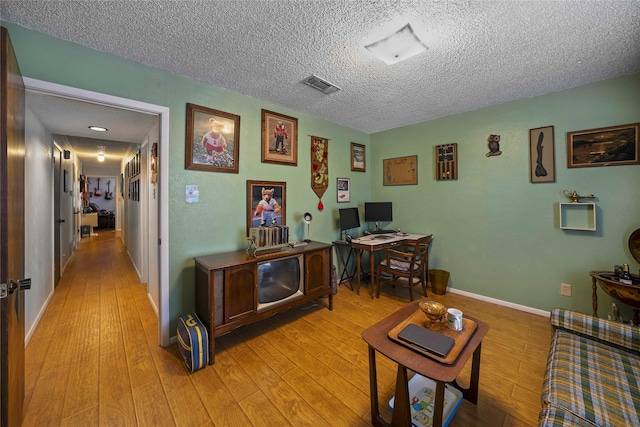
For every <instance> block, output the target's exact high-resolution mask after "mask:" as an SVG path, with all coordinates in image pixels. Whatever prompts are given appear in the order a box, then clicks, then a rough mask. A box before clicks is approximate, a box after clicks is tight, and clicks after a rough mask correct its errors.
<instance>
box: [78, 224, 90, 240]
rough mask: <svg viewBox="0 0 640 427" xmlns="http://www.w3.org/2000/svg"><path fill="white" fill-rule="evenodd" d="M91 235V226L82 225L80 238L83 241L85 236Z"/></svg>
mask: <svg viewBox="0 0 640 427" xmlns="http://www.w3.org/2000/svg"><path fill="white" fill-rule="evenodd" d="M90 235H91V226H90V225H81V226H80V238H81V239H82V238H83V237H84V236H90Z"/></svg>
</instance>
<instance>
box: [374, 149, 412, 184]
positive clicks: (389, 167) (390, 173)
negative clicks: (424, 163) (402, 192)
mask: <svg viewBox="0 0 640 427" xmlns="http://www.w3.org/2000/svg"><path fill="white" fill-rule="evenodd" d="M382 169H383V171H384V178H383V182H382V185H416V184H418V156H417V155H414V156H405V157H396V158H393V159H384V160H383V161H382Z"/></svg>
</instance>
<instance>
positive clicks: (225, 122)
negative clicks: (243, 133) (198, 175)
mask: <svg viewBox="0 0 640 427" xmlns="http://www.w3.org/2000/svg"><path fill="white" fill-rule="evenodd" d="M239 162H240V116H237V115H235V114H231V113H225V112H224V111H218V110H214V109H212V108H207V107H201V106H199V105H194V104H187V136H186V143H185V157H184V167H185V169H191V170H199V171H208V172H227V173H238V164H239Z"/></svg>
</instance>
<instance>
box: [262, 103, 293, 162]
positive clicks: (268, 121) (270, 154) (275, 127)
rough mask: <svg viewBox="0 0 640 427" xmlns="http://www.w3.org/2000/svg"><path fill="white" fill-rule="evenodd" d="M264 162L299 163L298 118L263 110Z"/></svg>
mask: <svg viewBox="0 0 640 427" xmlns="http://www.w3.org/2000/svg"><path fill="white" fill-rule="evenodd" d="M262 163H279V164H283V165H290V166H297V165H298V119H296V118H295V117H290V116H285V115H284V114H278V113H274V112H273V111H268V110H262Z"/></svg>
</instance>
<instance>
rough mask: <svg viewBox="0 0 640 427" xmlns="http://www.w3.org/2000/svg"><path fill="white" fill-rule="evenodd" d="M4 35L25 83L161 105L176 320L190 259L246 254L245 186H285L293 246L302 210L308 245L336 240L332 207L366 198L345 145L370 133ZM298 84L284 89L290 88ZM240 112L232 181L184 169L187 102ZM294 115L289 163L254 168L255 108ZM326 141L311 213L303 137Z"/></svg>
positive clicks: (80, 51) (43, 40)
mask: <svg viewBox="0 0 640 427" xmlns="http://www.w3.org/2000/svg"><path fill="white" fill-rule="evenodd" d="M2 25H3V26H5V27H7V29H8V31H9V35H10V36H11V39H12V42H13V45H14V49H15V51H16V56H17V58H18V62H19V64H20V68H21V71H22V73H23V75H24V76H27V77H31V78H34V79H39V80H44V81H49V82H54V83H57V84H62V85H67V86H72V87H77V88H81V89H85V90H90V91H95V92H101V93H106V94H109V95H114V96H120V97H123V98H129V99H134V100H138V101H142V102H148V103H151V104H157V105H163V106H167V107H169V108H170V135H169V139H170V148H169V151H170V160H169V175H170V177H169V198H170V199H169V237H170V241H169V257H170V266H169V272H170V273H169V274H170V277H169V284H170V285H169V286H170V312H171V318H172V319H173V321H172V326H171V330H175V325H176V319H177V318H178V316H180V315H182V314H184V313H185V312H188V311H192V309H193V299H194V293H193V280H194V267H193V264H194V263H193V257H196V256H200V255H206V254H210V253H215V252H223V251H228V250H236V249H245V248H246V225H245V224H246V223H245V218H246V217H245V212H246V181H247V180H265V181H285V182H286V183H287V194H286V216H287V224H288V225H289V226H290V228H291V231H292V232H293V233H294V236H293V240H295V239H300V240H301V239H304V238H306V226H305V227H303V224H304V223H303V221H302V214H303V213H304V212H311V213H312V214H313V221H312V224H311V226H310V238H311V239H314V240H319V241H324V242H331V241H333V240H335V239H336V238H338V237H339V231H338V226H337V220H338V206H339V207H342V206H356V204H357V201H358V200H366V199H368V198H369V195H370V178H369V174H368V173H354V172H351V170H350V161H349V160H350V142H357V143H360V144H365V145H368V144H369V135H368V134H365V133H363V132H360V131H356V130H353V129H350V128H347V127H344V126H339V125H336V124H334V123H330V122H328V121H326V120H321V119H318V118H315V117H311V116H308V115H305V114H301V113H299V112H296V111H293V110H289V109H287V108H283V107H280V106H277V105H273V104H269V103H266V102H263V101H260V100H257V99H253V98H250V97H247V96H243V95H239V94H237V93H234V92H230V91H228V90H225V89H221V88H218V87H214V86H211V85H208V84H204V83H202V82H198V81H194V80H191V79H189V78H186V77H182V76H178V75H176V74H171V73H168V72H165V71H161V70H158V69H155V68H151V67H147V66H144V65H141V64H138V63H136V62H133V61H129V60H125V59H122V58H119V57H116V56H113V55H109V54H105V53H102V52H99V51H96V50H92V49H88V48H85V47H82V46H79V45H76V44H72V43H69V42H66V41H63V40H60V39H55V38H52V37H49V36H46V35H44V34H41V33H38V32H35V31H31V30H27V29H24V28H21V27H19V26H16V25H13V24H9V23H2ZM297 83H298V82H292V85H293V84H297ZM187 103H193V104H197V105H201V106H205V107H209V108H215V109H217V110H222V111H226V112H229V113H233V114H237V115H240V168H239V169H240V170H239V173H238V174H228V173H211V172H200V171H190V170H185V169H184V152H185V126H186V125H185V121H186V104H187ZM263 108H264V109H267V110H270V111H275V112H278V113H282V114H285V115H289V116H293V117H297V118H298V135H299V138H298V142H299V154H298V166H297V167H294V166H284V165H274V164H267V163H262V162H261V160H260V159H261V150H260V140H261V109H263ZM309 135H316V136H320V137H324V138H328V139H330V142H329V176H330V179H329V188H328V189H327V191H326V193H325V194H324V196H323V198H322V201H323V204H324V210H323V211H322V212H321V211H319V210H318V209H317V206H318V198H317V196H316V195H315V193H314V192H313V191H312V190H311V177H310V167H311V166H310V165H311V155H310V138H309ZM338 177H341V178H351V186H352V191H351V197H352V203H341V204H339V205H338V203H337V202H336V198H337V194H336V178H338ZM186 185H197V186H198V189H199V191H200V202H199V203H197V204H187V203H185V186H186Z"/></svg>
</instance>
